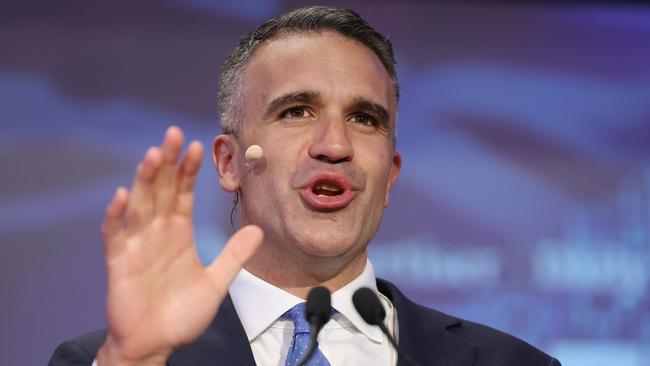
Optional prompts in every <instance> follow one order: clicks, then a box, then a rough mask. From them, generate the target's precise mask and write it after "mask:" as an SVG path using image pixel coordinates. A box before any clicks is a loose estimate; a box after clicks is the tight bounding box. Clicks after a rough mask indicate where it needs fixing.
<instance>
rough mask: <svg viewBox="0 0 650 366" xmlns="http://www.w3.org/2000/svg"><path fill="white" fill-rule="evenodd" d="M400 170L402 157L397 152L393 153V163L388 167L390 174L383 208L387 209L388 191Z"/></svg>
mask: <svg viewBox="0 0 650 366" xmlns="http://www.w3.org/2000/svg"><path fill="white" fill-rule="evenodd" d="M401 169H402V156H401V155H400V154H399V153H398V152H397V151H395V152H393V161H392V162H391V165H390V172H389V173H388V183H387V186H386V200H385V201H384V207H388V203H389V202H390V190H391V189H392V188H393V185H394V184H395V182H397V177H399V172H400V170H401Z"/></svg>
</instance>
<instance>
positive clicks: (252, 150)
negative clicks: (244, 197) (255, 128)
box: [230, 145, 264, 229]
mask: <svg viewBox="0 0 650 366" xmlns="http://www.w3.org/2000/svg"><path fill="white" fill-rule="evenodd" d="M263 156H264V150H263V149H262V147H261V146H260V145H251V146H249V147H248V149H246V152H245V153H244V158H245V159H246V168H245V169H244V173H243V174H242V176H241V179H240V180H239V184H238V185H237V191H235V196H234V197H233V198H232V210H230V226H231V227H232V228H233V229H234V228H235V224H234V221H233V215H234V213H235V208H237V204H238V203H239V199H240V196H241V191H240V189H241V185H242V183H243V182H244V179H245V178H246V176H247V175H248V173H250V172H251V170H253V168H255V163H256V162H257V161H259V160H260V159H262V157H263Z"/></svg>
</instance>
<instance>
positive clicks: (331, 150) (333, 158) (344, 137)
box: [309, 119, 354, 164]
mask: <svg viewBox="0 0 650 366" xmlns="http://www.w3.org/2000/svg"><path fill="white" fill-rule="evenodd" d="M347 132H348V131H347V129H346V121H345V120H343V119H321V120H319V121H318V122H317V123H316V126H315V127H314V137H313V141H312V144H311V145H310V147H309V156H311V157H312V158H313V159H318V160H321V161H323V162H327V163H331V164H336V163H341V162H344V161H351V160H352V157H353V156H354V149H353V148H352V142H351V141H350V138H349V137H348V133H347Z"/></svg>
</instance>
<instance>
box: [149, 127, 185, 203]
mask: <svg viewBox="0 0 650 366" xmlns="http://www.w3.org/2000/svg"><path fill="white" fill-rule="evenodd" d="M182 147H183V131H181V129H180V128H178V127H176V126H171V127H169V128H168V129H167V133H165V138H164V140H163V143H162V148H161V150H162V166H161V167H160V172H159V173H158V176H157V177H156V180H155V183H154V186H155V189H154V197H155V214H156V215H166V214H169V213H170V212H171V210H172V208H173V206H174V203H175V195H176V174H177V172H178V167H177V166H176V162H177V161H178V156H179V155H180V153H181V148H182Z"/></svg>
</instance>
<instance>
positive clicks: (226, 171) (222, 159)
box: [212, 135, 242, 192]
mask: <svg viewBox="0 0 650 366" xmlns="http://www.w3.org/2000/svg"><path fill="white" fill-rule="evenodd" d="M239 156H241V154H239V144H238V143H237V140H236V139H235V137H234V136H233V135H219V136H217V137H216V138H215V139H214V142H213V143H212V160H213V161H214V165H215V167H216V168H217V174H219V184H220V185H221V188H222V189H223V190H224V191H226V192H235V191H237V189H238V188H239V181H240V179H241V173H242V169H241V167H242V165H241V164H240V163H239V161H238V157H239Z"/></svg>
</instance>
